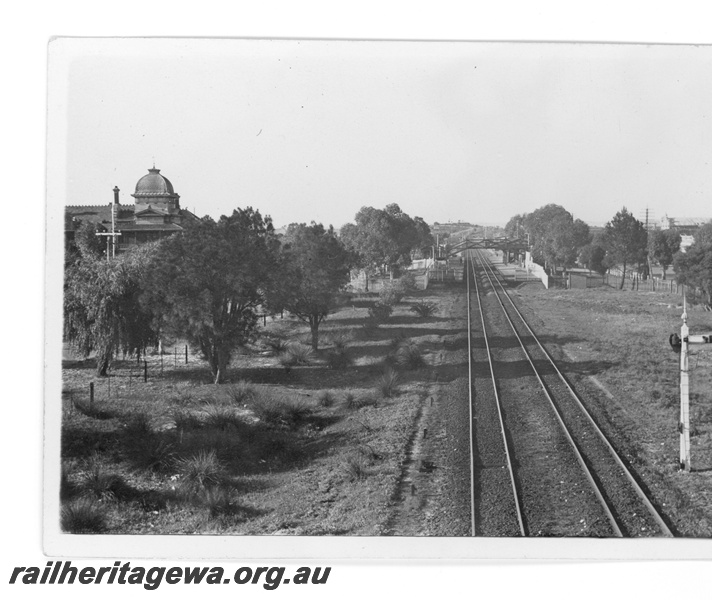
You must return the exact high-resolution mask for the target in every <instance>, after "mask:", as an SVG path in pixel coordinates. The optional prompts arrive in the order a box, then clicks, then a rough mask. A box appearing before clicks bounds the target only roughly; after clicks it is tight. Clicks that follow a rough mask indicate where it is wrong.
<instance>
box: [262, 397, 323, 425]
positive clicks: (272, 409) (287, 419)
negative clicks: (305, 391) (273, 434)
mask: <svg viewBox="0 0 712 600" xmlns="http://www.w3.org/2000/svg"><path fill="white" fill-rule="evenodd" d="M250 408H251V409H252V411H253V412H254V413H255V415H256V416H257V418H258V419H260V421H263V422H264V423H267V424H268V425H275V426H285V427H288V428H290V429H296V428H297V427H298V426H299V425H300V424H301V423H302V422H303V421H304V420H305V419H306V417H307V416H308V415H309V414H310V413H311V409H310V408H309V406H308V405H307V404H305V403H304V402H303V401H301V400H281V399H276V398H273V397H271V396H259V397H257V398H255V399H254V400H253V401H252V402H251V403H250Z"/></svg>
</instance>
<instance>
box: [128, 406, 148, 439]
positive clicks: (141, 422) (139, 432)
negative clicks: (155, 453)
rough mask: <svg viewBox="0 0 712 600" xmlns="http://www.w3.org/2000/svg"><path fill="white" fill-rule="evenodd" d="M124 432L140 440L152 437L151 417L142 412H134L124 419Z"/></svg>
mask: <svg viewBox="0 0 712 600" xmlns="http://www.w3.org/2000/svg"><path fill="white" fill-rule="evenodd" d="M124 431H125V432H126V435H128V436H129V437H132V438H138V439H144V438H146V437H147V436H150V435H152V434H153V429H152V427H151V417H149V416H148V413H145V412H143V411H141V410H134V411H133V412H131V413H129V414H128V415H127V416H126V418H125V419H124Z"/></svg>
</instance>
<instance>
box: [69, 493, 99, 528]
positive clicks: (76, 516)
mask: <svg viewBox="0 0 712 600" xmlns="http://www.w3.org/2000/svg"><path fill="white" fill-rule="evenodd" d="M60 526H61V528H62V531H66V532H67V533H101V532H102V531H106V517H105V516H104V511H103V509H102V507H101V506H100V505H99V504H98V503H97V502H96V501H95V500H91V499H89V498H81V499H79V500H74V501H72V502H68V503H67V504H65V505H64V506H63V507H62V512H61V516H60Z"/></svg>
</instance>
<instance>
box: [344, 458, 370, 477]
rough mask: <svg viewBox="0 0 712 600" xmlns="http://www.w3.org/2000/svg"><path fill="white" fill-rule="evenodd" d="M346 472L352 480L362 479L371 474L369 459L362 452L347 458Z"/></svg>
mask: <svg viewBox="0 0 712 600" xmlns="http://www.w3.org/2000/svg"><path fill="white" fill-rule="evenodd" d="M344 472H345V474H346V477H347V479H349V480H350V481H360V480H363V479H366V477H368V475H369V461H368V459H367V458H366V457H364V456H363V455H362V454H360V453H359V454H354V455H352V456H349V457H348V458H347V459H346V463H345V464H344Z"/></svg>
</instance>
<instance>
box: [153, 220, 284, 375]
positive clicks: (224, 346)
mask: <svg viewBox="0 0 712 600" xmlns="http://www.w3.org/2000/svg"><path fill="white" fill-rule="evenodd" d="M278 247H279V242H278V241H277V238H276V236H275V235H274V227H273V226H272V221H271V219H270V218H269V217H266V218H263V217H262V215H260V213H259V211H255V210H253V209H252V208H245V209H237V210H235V211H233V213H232V215H230V216H222V217H221V218H220V219H219V220H218V221H214V220H213V219H211V218H209V217H205V218H203V219H201V220H200V221H199V222H198V223H195V224H191V225H189V226H188V227H187V228H186V229H185V230H184V231H182V232H179V233H177V234H174V235H172V236H171V237H170V238H167V239H166V240H164V241H163V243H162V244H161V246H160V247H159V252H158V255H157V257H156V260H154V261H153V263H152V268H151V270H150V272H149V277H147V285H146V289H145V293H144V296H143V302H144V304H145V305H146V306H147V307H149V308H150V310H151V312H152V313H153V314H154V315H155V318H156V321H157V323H158V326H159V327H160V328H161V329H162V330H166V331H169V332H171V333H174V334H175V335H177V336H182V337H185V338H186V339H187V340H188V341H189V342H190V343H191V344H192V345H195V346H197V347H198V348H199V349H200V351H201V353H202V355H203V357H204V358H205V360H207V362H208V364H209V365H210V370H211V372H212V375H213V378H214V381H215V383H222V382H223V381H224V378H225V375H226V372H227V368H228V365H229V363H230V359H231V357H232V354H233V352H234V351H235V349H236V348H238V347H239V346H241V345H244V344H246V343H247V342H249V341H251V340H252V339H254V337H255V335H256V331H257V323H258V317H257V312H258V310H259V307H260V305H261V304H263V303H264V301H265V298H266V295H267V293H268V291H269V289H270V286H272V285H274V283H275V277H276V272H277V269H276V267H277V252H278Z"/></svg>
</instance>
